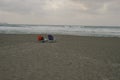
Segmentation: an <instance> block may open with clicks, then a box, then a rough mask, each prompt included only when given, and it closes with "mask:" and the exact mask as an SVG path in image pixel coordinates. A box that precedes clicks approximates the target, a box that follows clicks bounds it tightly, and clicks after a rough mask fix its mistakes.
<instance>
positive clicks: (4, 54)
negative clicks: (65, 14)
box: [0, 34, 120, 80]
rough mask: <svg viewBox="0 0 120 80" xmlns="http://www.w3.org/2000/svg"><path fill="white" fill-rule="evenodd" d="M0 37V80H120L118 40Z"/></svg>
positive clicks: (68, 37)
mask: <svg viewBox="0 0 120 80" xmlns="http://www.w3.org/2000/svg"><path fill="white" fill-rule="evenodd" d="M55 37H56V39H57V42H56V43H40V42H38V41H37V39H36V38H37V35H8V34H7V35H5V34H4V35H3V34H0V80H120V38H102V37H101V38H97V37H80V36H67V35H66V36H65V35H55Z"/></svg>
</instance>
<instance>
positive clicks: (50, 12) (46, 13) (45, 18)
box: [0, 0, 120, 26]
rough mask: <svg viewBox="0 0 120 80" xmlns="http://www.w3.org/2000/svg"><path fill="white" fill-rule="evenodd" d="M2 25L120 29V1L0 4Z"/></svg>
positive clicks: (6, 0)
mask: <svg viewBox="0 0 120 80" xmlns="http://www.w3.org/2000/svg"><path fill="white" fill-rule="evenodd" d="M0 22H7V23H15V24H51V25H53V24H54V25H56V24H57V25H59V24H60V25H64V24H67V25H68V24H72V25H115V26H120V0H0Z"/></svg>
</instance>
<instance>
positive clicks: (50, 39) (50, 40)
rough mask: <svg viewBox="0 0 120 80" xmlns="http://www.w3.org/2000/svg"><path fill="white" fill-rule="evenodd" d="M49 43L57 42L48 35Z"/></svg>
mask: <svg viewBox="0 0 120 80" xmlns="http://www.w3.org/2000/svg"><path fill="white" fill-rule="evenodd" d="M48 42H55V38H54V37H53V35H51V34H49V35H48Z"/></svg>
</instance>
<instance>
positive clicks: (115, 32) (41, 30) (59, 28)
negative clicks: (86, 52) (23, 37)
mask: <svg viewBox="0 0 120 80" xmlns="http://www.w3.org/2000/svg"><path fill="white" fill-rule="evenodd" d="M0 33H2V34H67V35H80V36H104V37H107V36H109V37H120V27H119V26H118V27H115V26H79V25H77V26H75V25H74V26H72V25H46V26H45V25H8V24H7V25H0Z"/></svg>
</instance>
